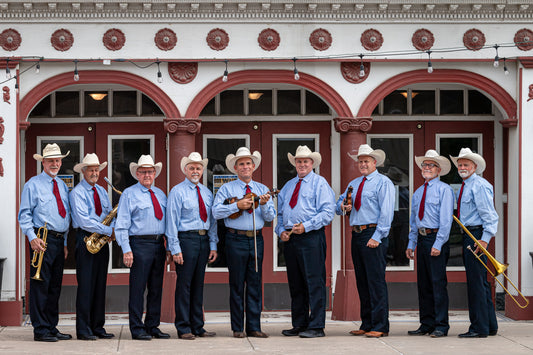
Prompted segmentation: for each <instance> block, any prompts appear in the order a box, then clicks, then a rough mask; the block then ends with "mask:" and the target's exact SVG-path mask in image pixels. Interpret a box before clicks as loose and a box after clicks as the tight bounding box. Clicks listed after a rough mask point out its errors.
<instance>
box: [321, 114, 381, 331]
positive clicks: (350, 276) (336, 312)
mask: <svg viewBox="0 0 533 355" xmlns="http://www.w3.org/2000/svg"><path fill="white" fill-rule="evenodd" d="M371 128H372V118H370V117H359V118H351V117H348V118H336V119H335V130H336V131H337V132H339V133H340V134H341V147H340V149H341V157H340V165H341V189H342V192H344V191H345V190H346V188H347V186H348V184H349V183H350V181H352V180H353V179H355V178H356V177H358V176H360V175H361V173H360V172H359V169H358V168H357V165H356V164H355V162H354V161H353V159H352V158H350V157H349V156H348V153H350V154H357V150H358V148H359V146H360V145H361V144H365V143H366V132H368V131H369V130H370V129H371ZM341 218H345V220H344V223H343V225H344V231H343V234H342V236H341V238H342V239H343V240H341V248H342V250H341V257H342V261H341V270H339V271H337V279H336V282H335V296H334V299H333V311H332V313H331V319H333V320H343V321H353V320H361V316H360V303H359V294H358V293H357V287H356V284H355V271H354V267H353V262H352V253H351V250H352V232H351V229H350V222H349V218H348V217H341ZM341 228H342V227H341Z"/></svg>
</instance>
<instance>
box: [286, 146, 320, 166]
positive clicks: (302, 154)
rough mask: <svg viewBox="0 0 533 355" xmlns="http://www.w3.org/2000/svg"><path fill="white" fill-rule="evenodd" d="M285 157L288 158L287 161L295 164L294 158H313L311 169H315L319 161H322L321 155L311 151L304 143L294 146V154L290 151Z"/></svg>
mask: <svg viewBox="0 0 533 355" xmlns="http://www.w3.org/2000/svg"><path fill="white" fill-rule="evenodd" d="M287 158H289V162H290V163H291V164H292V165H294V166H296V162H295V160H296V158H300V159H303V158H309V159H312V160H313V169H316V168H317V167H318V166H319V165H320V163H322V156H321V155H320V153H318V152H312V151H311V149H309V147H308V146H306V145H299V146H298V148H296V154H294V155H292V154H291V153H287Z"/></svg>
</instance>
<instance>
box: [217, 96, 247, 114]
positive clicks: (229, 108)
mask: <svg viewBox="0 0 533 355" xmlns="http://www.w3.org/2000/svg"><path fill="white" fill-rule="evenodd" d="M243 95H244V92H243V91H242V90H226V91H222V92H221V93H220V114H221V115H243V114H244V101H243Z"/></svg>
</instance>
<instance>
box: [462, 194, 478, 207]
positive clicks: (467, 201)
mask: <svg viewBox="0 0 533 355" xmlns="http://www.w3.org/2000/svg"><path fill="white" fill-rule="evenodd" d="M474 204H475V201H474V196H473V195H471V194H468V195H463V196H461V210H464V209H465V208H466V209H468V210H473V209H474Z"/></svg>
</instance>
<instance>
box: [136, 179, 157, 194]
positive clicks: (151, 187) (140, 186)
mask: <svg viewBox="0 0 533 355" xmlns="http://www.w3.org/2000/svg"><path fill="white" fill-rule="evenodd" d="M137 185H139V188H140V189H141V191H142V192H148V190H150V189H152V191H153V187H154V185H153V184H152V186H150V189H147V188H146V187H144V185H143V184H141V182H140V181H139V182H137Z"/></svg>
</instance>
